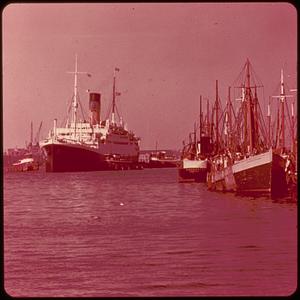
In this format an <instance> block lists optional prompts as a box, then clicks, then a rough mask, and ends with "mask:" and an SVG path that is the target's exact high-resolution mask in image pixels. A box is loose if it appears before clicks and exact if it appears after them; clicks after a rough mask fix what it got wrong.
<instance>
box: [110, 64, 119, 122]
mask: <svg viewBox="0 0 300 300" xmlns="http://www.w3.org/2000/svg"><path fill="white" fill-rule="evenodd" d="M119 71H120V69H119V68H115V69H114V82H113V103H112V112H111V123H112V124H113V125H114V124H115V123H116V120H115V110H116V96H119V95H120V93H117V92H116V72H119Z"/></svg>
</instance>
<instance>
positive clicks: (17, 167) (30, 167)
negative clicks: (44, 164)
mask: <svg viewBox="0 0 300 300" xmlns="http://www.w3.org/2000/svg"><path fill="white" fill-rule="evenodd" d="M39 166H40V164H39V162H38V161H36V160H35V159H34V158H33V157H32V155H31V154H27V155H25V157H24V158H22V159H19V160H18V161H17V162H15V163H13V164H12V165H11V166H9V167H8V171H10V172H28V171H37V170H39Z"/></svg>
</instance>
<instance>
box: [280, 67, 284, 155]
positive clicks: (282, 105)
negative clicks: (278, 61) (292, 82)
mask: <svg viewBox="0 0 300 300" xmlns="http://www.w3.org/2000/svg"><path fill="white" fill-rule="evenodd" d="M284 100H285V93H284V83H283V70H282V69H281V74H280V105H281V137H282V140H281V148H282V151H284V148H285V142H284V140H285V134H284V133H285V132H284V102H285V101H284Z"/></svg>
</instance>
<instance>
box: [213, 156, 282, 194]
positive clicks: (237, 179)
mask: <svg viewBox="0 0 300 300" xmlns="http://www.w3.org/2000/svg"><path fill="white" fill-rule="evenodd" d="M208 187H209V189H212V190H218V191H225V192H226V191H234V192H236V193H238V194H244V195H270V196H271V198H279V197H284V196H286V194H287V182H286V176H285V171H284V161H283V159H282V158H281V157H280V156H279V155H277V154H274V153H273V152H272V151H271V150H270V151H267V152H265V153H262V154H258V155H255V156H251V157H249V158H246V159H244V160H241V161H238V162H236V163H234V164H233V165H230V166H227V167H226V168H223V169H221V170H218V171H211V172H210V174H209V176H208Z"/></svg>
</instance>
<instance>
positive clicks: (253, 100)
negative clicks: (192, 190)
mask: <svg viewBox="0 0 300 300" xmlns="http://www.w3.org/2000/svg"><path fill="white" fill-rule="evenodd" d="M250 66H251V65H250V62H249V60H248V59H247V61H246V64H245V66H244V68H243V71H244V72H241V76H240V79H241V81H240V82H239V86H237V88H240V89H241V90H242V97H241V98H240V99H238V100H240V101H241V106H240V110H239V113H238V116H237V119H236V121H235V130H232V131H231V132H229V135H231V136H232V137H234V139H232V140H233V141H234V142H233V143H231V144H228V143H227V144H226V147H223V148H222V149H220V151H219V153H218V154H217V155H215V157H213V158H212V159H211V165H210V172H209V174H208V187H209V189H212V190H220V191H234V192H238V193H241V194H251V195H262V194H266V195H270V196H271V198H278V197H283V196H285V195H286V193H287V182H286V177H285V171H284V167H285V163H284V160H283V158H282V157H281V156H280V155H279V154H278V153H277V151H276V149H272V146H271V145H269V144H268V142H267V138H266V130H265V126H264V123H263V118H262V115H261V109H260V106H259V102H258V96H257V88H258V87H259V84H257V83H256V82H252V81H251V79H250V74H253V72H251V70H250ZM226 127H227V128H228V126H226V125H225V128H226Z"/></svg>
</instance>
